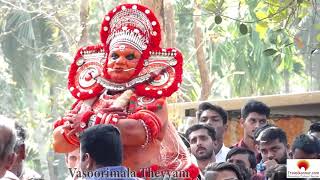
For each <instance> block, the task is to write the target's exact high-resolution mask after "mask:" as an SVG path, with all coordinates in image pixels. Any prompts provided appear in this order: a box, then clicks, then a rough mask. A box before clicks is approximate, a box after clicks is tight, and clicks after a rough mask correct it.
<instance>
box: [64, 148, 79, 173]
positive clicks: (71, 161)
mask: <svg viewBox="0 0 320 180" xmlns="http://www.w3.org/2000/svg"><path fill="white" fill-rule="evenodd" d="M65 161H66V165H67V168H77V167H78V163H79V162H80V150H79V149H78V148H77V149H75V150H74V151H71V152H69V153H66V154H65Z"/></svg>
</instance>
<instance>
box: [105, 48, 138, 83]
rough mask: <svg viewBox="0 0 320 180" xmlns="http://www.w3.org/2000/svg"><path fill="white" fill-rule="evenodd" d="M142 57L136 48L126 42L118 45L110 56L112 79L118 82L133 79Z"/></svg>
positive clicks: (109, 70) (109, 66)
mask: <svg viewBox="0 0 320 180" xmlns="http://www.w3.org/2000/svg"><path fill="white" fill-rule="evenodd" d="M140 58H141V53H140V52H139V51H138V50H136V49H135V48H133V47H131V46H129V45H124V44H120V45H117V46H116V47H115V48H113V49H112V50H111V51H110V53H109V56H108V65H107V68H108V74H109V76H110V80H111V81H112V82H116V83H124V82H128V81H129V80H131V79H132V76H133V74H134V73H135V70H136V67H137V65H138V62H139V59H140Z"/></svg>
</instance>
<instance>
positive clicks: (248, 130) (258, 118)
mask: <svg viewBox="0 0 320 180" xmlns="http://www.w3.org/2000/svg"><path fill="white" fill-rule="evenodd" d="M265 124H267V116H266V115H264V114H259V113H256V112H251V113H249V115H248V116H247V118H246V119H242V120H241V125H242V127H243V130H244V134H245V136H247V137H250V138H252V139H253V134H254V131H255V130H256V129H257V128H259V127H261V126H263V125H265Z"/></svg>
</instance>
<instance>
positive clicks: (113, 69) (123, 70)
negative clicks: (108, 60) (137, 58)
mask: <svg viewBox="0 0 320 180" xmlns="http://www.w3.org/2000/svg"><path fill="white" fill-rule="evenodd" d="M135 69H136V68H130V69H124V68H108V71H112V72H128V71H133V70H135Z"/></svg>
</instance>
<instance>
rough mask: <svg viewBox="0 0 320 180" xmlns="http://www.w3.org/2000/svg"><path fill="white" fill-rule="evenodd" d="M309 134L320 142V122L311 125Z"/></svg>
mask: <svg viewBox="0 0 320 180" xmlns="http://www.w3.org/2000/svg"><path fill="white" fill-rule="evenodd" d="M308 133H309V134H310V135H312V136H314V137H316V138H318V139H319V140H320V122H316V123H313V124H311V126H310V128H309V131H308Z"/></svg>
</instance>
